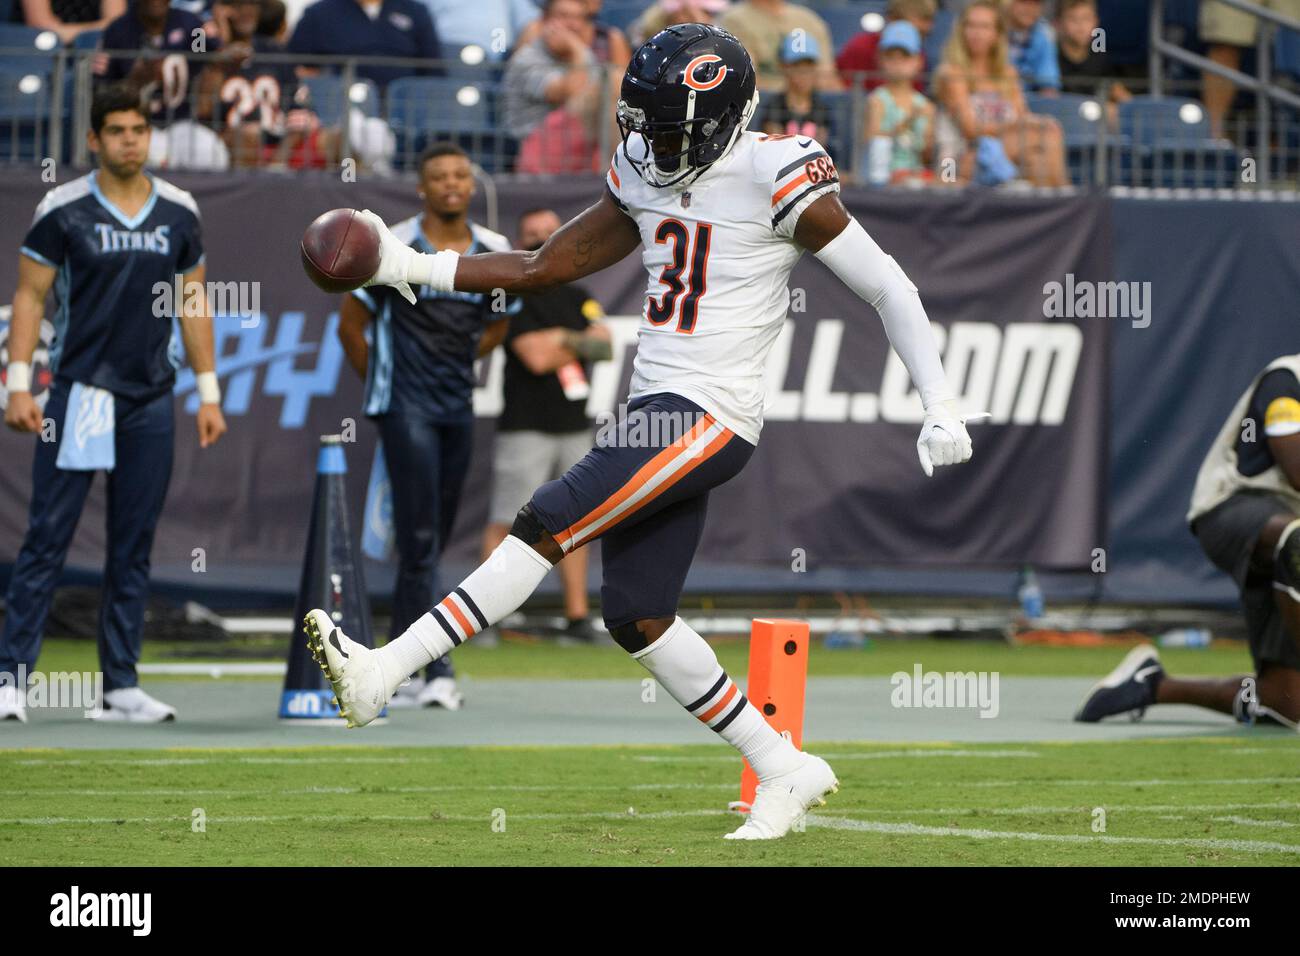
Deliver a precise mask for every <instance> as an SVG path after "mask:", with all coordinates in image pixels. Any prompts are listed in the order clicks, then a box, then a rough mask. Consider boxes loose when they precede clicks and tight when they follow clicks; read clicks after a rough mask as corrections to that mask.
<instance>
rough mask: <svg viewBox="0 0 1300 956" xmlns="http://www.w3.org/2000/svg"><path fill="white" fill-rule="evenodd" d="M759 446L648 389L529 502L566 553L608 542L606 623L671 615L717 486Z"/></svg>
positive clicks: (604, 549) (681, 401)
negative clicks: (645, 393) (588, 448)
mask: <svg viewBox="0 0 1300 956" xmlns="http://www.w3.org/2000/svg"><path fill="white" fill-rule="evenodd" d="M753 452H754V446H753V445H751V444H750V443H749V442H747V441H745V440H744V439H743V438H741V437H740V436H739V435H736V434H735V433H733V432H732V431H731V430H730V429H729V428H726V427H725V426H723V425H722V424H721V423H720V422H717V421H715V420H714V418H713V416H712V415H709V414H707V413H706V412H705V411H704V409H702V408H700V407H699V406H698V405H696V404H695V403H694V402H691V401H688V400H687V399H685V398H682V397H681V396H680V395H673V394H669V393H663V394H659V395H647V396H644V397H642V398H639V399H637V400H636V401H633V402H632V403H630V404H629V405H628V408H627V414H626V415H625V416H624V417H623V418H622V419H621V420H620V421H619V422H617V424H616V425H614V426H612V427H609V428H602V429H600V431H599V433H598V434H597V436H596V447H595V448H593V449H592V450H591V451H589V452H588V453H587V455H586V457H584V458H583V459H582V460H581V461H579V462H578V463H577V464H575V465H574V466H573V467H572V468H570V469H569V470H568V471H567V472H565V473H564V474H563V475H561V476H560V477H559V478H557V479H556V480H555V481H550V482H547V483H546V484H544V485H542V486H541V487H540V488H538V489H537V490H536V491H535V492H533V497H532V500H531V501H529V506H530V507H531V508H532V510H533V513H534V514H535V515H536V516H537V520H538V521H540V522H541V524H542V527H544V528H545V529H546V530H547V531H549V532H550V533H551V535H552V536H553V537H554V538H555V540H556V541H557V542H558V543H559V545H560V547H562V548H563V549H564V551H565V552H566V553H567V552H569V551H572V550H573V549H575V548H580V547H582V546H583V545H584V544H589V543H590V542H592V541H595V540H597V539H600V542H601V552H600V553H601V563H602V570H603V574H604V578H603V581H602V583H601V589H600V604H601V613H602V615H603V617H604V619H605V626H606V627H609V628H614V627H618V626H620V625H622V624H630V623H631V622H633V621H640V620H644V619H647V618H656V617H671V616H672V615H674V614H676V613H677V601H678V599H679V598H680V597H681V593H682V587H683V585H684V584H685V583H686V572H687V571H689V570H690V567H691V561H692V560H693V559H694V558H695V549H696V547H697V546H698V545H699V543H700V535H701V534H702V533H703V531H704V517H705V514H706V513H707V509H708V501H709V491H710V489H713V488H716V487H717V486H718V485H720V484H722V483H723V482H725V481H728V480H729V479H731V478H732V477H734V476H735V475H737V474H738V473H739V472H740V470H741V469H742V468H744V467H745V462H747V461H749V456H750V455H752V454H753Z"/></svg>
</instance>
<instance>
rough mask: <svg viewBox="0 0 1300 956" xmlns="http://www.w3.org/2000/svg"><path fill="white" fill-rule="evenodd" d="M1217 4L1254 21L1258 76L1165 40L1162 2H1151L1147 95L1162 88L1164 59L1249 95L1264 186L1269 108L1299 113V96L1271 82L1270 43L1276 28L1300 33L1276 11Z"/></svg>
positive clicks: (1299, 25) (1245, 0)
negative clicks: (1219, 79)
mask: <svg viewBox="0 0 1300 956" xmlns="http://www.w3.org/2000/svg"><path fill="white" fill-rule="evenodd" d="M1220 2H1221V3H1224V4H1226V5H1227V6H1229V7H1232V8H1233V9H1235V10H1239V11H1241V12H1243V13H1249V14H1252V15H1254V16H1255V17H1256V18H1257V19H1258V21H1259V23H1258V28H1257V30H1256V33H1255V69H1256V72H1257V73H1258V76H1251V75H1249V74H1247V73H1242V72H1241V71H1240V70H1234V69H1232V68H1231V67H1227V66H1223V65H1222V64H1220V63H1216V62H1214V61H1213V60H1211V59H1209V58H1208V57H1204V56H1200V55H1198V54H1195V53H1192V52H1191V51H1190V50H1185V49H1183V48H1182V47H1180V46H1178V45H1177V44H1176V43H1171V42H1169V41H1168V40H1166V39H1165V38H1164V32H1163V24H1164V19H1165V4H1164V0H1151V11H1150V14H1151V57H1150V60H1149V62H1148V72H1149V76H1150V83H1151V94H1152V95H1153V96H1160V95H1161V93H1162V90H1163V88H1164V59H1163V58H1164V57H1168V58H1169V59H1171V60H1176V61H1177V62H1179V63H1183V64H1185V65H1187V66H1191V67H1196V68H1197V69H1199V70H1201V71H1203V72H1205V73H1212V74H1214V75H1215V76H1220V77H1222V78H1223V79H1225V80H1231V81H1232V82H1234V83H1236V84H1237V85H1238V86H1241V87H1244V88H1246V89H1248V90H1251V91H1253V92H1254V93H1255V96H1256V104H1255V124H1256V127H1255V137H1256V144H1257V146H1258V149H1259V150H1260V152H1261V153H1263V154H1264V159H1265V161H1264V162H1262V163H1260V164H1259V182H1260V183H1261V185H1267V184H1268V182H1269V180H1270V179H1271V176H1272V170H1271V167H1272V166H1273V163H1272V162H1271V161H1270V156H1269V153H1270V151H1271V147H1272V104H1273V103H1282V104H1285V105H1287V106H1290V107H1292V108H1293V109H1296V110H1300V96H1297V95H1296V94H1295V93H1292V92H1291V91H1290V90H1286V89H1283V88H1282V87H1280V86H1278V85H1277V84H1276V83H1275V82H1274V81H1273V42H1274V38H1275V34H1276V31H1277V28H1278V27H1285V28H1287V29H1290V30H1295V31H1298V32H1300V20H1293V19H1292V18H1291V17H1288V16H1285V15H1284V14H1281V13H1278V12H1277V11H1276V10H1271V9H1269V8H1268V7H1261V6H1259V5H1258V4H1254V3H1250V2H1249V0H1220Z"/></svg>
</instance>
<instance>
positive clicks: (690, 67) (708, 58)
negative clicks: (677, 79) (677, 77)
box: [682, 53, 727, 90]
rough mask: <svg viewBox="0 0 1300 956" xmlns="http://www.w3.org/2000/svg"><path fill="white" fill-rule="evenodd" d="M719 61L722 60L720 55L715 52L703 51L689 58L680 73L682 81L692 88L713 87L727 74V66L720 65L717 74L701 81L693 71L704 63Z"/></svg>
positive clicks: (707, 88) (709, 88)
mask: <svg viewBox="0 0 1300 956" xmlns="http://www.w3.org/2000/svg"><path fill="white" fill-rule="evenodd" d="M721 62H722V57H720V56H718V55H717V54H716V53H704V54H701V55H700V56H697V57H696V58H695V59H693V60H691V62H690V63H687V64H686V69H685V70H684V71H683V73H682V82H683V83H685V84H686V85H687V86H689V87H690V88H691V89H693V90H711V89H713V88H714V87H715V86H717V85H718V84H719V83H721V82H722V80H723V78H724V77H725V76H726V75H727V68H726V67H725V66H723V67H720V68H719V69H718V72H717V75H716V76H714V77H713V79H711V80H707V81H705V82H703V83H702V82H700V81H699V80H697V79H696V78H695V71H696V70H697V69H699V68H700V67H701V66H703V65H704V64H706V63H721Z"/></svg>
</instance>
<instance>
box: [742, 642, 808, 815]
mask: <svg viewBox="0 0 1300 956" xmlns="http://www.w3.org/2000/svg"><path fill="white" fill-rule="evenodd" d="M807 685H808V622H807V621H783V620H769V619H767V618H755V619H754V623H753V626H752V627H751V628H750V632H749V683H748V686H747V688H746V696H748V697H749V702H750V703H751V704H753V705H754V706H755V707H757V708H758V712H759V713H760V714H762V715H763V717H764V718H765V719H766V720H767V722H768V723H769V724H771V725H772V726H773V727H775V728H776V730H777V732H779V733H784V732H788V733H789V734H790V740H791V742H792V743H793V744H794V745H795V746H796V747H800V748H802V746H803V699H804V691H805V689H806V688H807ZM757 787H758V777H757V776H756V775H755V774H754V771H753V769H751V768H750V766H749V761H745V769H744V770H743V771H741V774H740V801H739V802H738V803H733V804H731V807H730V808H731V809H733V810H739V811H740V812H741V813H748V812H749V807H750V804H752V803H753V802H754V791H755V789H757Z"/></svg>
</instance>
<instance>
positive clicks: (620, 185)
mask: <svg viewBox="0 0 1300 956" xmlns="http://www.w3.org/2000/svg"><path fill="white" fill-rule="evenodd" d="M609 178H610V179H612V180H614V185H615V186H617V187H618V188H619V189H622V188H623V183H622V182H620V181H619V178H618V172H617V171H616V170H615V169H614V164H613V163H610V165H609Z"/></svg>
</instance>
